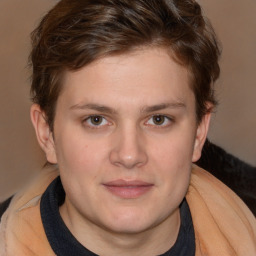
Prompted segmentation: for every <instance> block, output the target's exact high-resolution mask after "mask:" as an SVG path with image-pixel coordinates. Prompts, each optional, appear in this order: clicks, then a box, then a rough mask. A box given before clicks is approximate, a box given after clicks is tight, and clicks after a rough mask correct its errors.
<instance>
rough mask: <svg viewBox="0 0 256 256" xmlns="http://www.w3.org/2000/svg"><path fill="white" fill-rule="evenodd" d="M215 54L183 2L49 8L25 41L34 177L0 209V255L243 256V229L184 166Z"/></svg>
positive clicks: (208, 185) (242, 211) (199, 124)
mask: <svg viewBox="0 0 256 256" xmlns="http://www.w3.org/2000/svg"><path fill="white" fill-rule="evenodd" d="M219 55H220V50H219V46H218V43H217V39H216V36H215V34H214V31H213V29H212V28H211V26H210V23H209V22H208V21H207V20H206V18H204V17H203V15H202V12H201V8H200V6H199V4H198V3H197V2H196V1H194V0H179V1H175V0H147V1H145V0H133V1H131V0H84V1H72V0H61V1H59V2H58V3H57V4H56V6H55V7H54V8H53V9H52V10H50V11H49V12H48V13H47V14H46V15H45V17H44V18H43V19H42V21H41V23H40V24H39V26H38V27H37V28H36V29H35V31H34V32H33V33H32V52H31V65H32V69H33V74H32V85H31V94H32V99H33V105H32V107H31V120H32V123H33V125H34V127H35V131H36V136H37V139H38V142H39V144H40V146H41V148H42V149H43V151H44V152H45V155H46V159H47V162H48V167H47V168H45V169H43V170H42V171H41V172H40V174H39V175H38V177H37V178H36V179H35V180H34V181H33V182H31V183H30V184H29V185H28V186H27V187H26V188H24V190H22V191H20V192H19V193H17V194H16V195H14V197H13V198H12V199H11V203H10V205H9V207H8V209H7V210H6V211H5V213H4V215H3V216H2V220H1V227H0V254H1V255H8V256H9V255H10V256H13V255H19V256H25V255H26V256H32V255H47V256H51V255H60V256H65V255H68V256H71V255H76V256H77V255H105V256H108V255H135V256H136V255H147V256H148V255H149V256H150V255H166V256H167V255H186V256H190V255H196V256H198V255H251V256H253V255H256V221H255V218H254V216H253V214H252V213H251V212H250V210H249V209H248V208H247V207H246V205H245V204H244V203H243V202H242V200H240V199H239V198H238V197H237V196H236V195H235V194H234V193H233V192H232V191H231V190H229V189H228V188H227V187H226V186H225V185H224V184H223V183H221V182H220V181H219V180H217V179H216V178H214V177H213V176H212V175H211V174H209V173H208V172H207V171H205V170H203V169H200V168H199V167H197V166H196V165H194V164H193V163H194V162H196V161H197V160H198V159H199V158H200V155H201V150H202V147H203V144H204V141H205V139H206V136H207V131H208V127H209V122H210V116H211V113H212V111H213V109H214V107H215V105H216V99H215V96H214V86H213V84H214V82H215V81H216V79H217V78H218V76H219V65H218V58H219Z"/></svg>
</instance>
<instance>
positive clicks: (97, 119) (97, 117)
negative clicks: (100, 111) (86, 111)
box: [91, 116, 102, 125]
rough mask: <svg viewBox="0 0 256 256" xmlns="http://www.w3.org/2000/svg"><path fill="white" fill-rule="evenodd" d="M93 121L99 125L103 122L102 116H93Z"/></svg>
mask: <svg viewBox="0 0 256 256" xmlns="http://www.w3.org/2000/svg"><path fill="white" fill-rule="evenodd" d="M91 121H92V123H93V124H95V125H99V124H100V123H101V122H102V117H101V116H93V117H92V120H91Z"/></svg>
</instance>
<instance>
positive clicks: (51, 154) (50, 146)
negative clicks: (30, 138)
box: [30, 104, 57, 164]
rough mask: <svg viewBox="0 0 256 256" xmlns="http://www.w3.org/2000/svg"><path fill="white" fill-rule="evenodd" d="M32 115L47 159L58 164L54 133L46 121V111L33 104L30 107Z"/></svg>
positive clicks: (39, 141) (38, 138)
mask: <svg viewBox="0 0 256 256" xmlns="http://www.w3.org/2000/svg"><path fill="white" fill-rule="evenodd" d="M30 117H31V121H32V124H33V126H34V128H35V132H36V136H37V140H38V143H39V145H40V147H41V148H42V149H43V151H44V152H45V154H46V158H47V161H48V162H50V163H52V164H56V163H57V158H56V152H55V145H54V140H53V134H52V132H51V130H50V127H49V125H48V123H47V121H46V118H45V113H44V112H43V111H42V110H41V108H40V106H39V105H37V104H33V105H32V106H31V109H30Z"/></svg>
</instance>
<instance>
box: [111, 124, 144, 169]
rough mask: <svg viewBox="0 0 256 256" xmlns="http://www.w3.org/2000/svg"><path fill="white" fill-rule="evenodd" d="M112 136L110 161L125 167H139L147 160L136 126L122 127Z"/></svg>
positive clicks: (142, 141)
mask: <svg viewBox="0 0 256 256" xmlns="http://www.w3.org/2000/svg"><path fill="white" fill-rule="evenodd" d="M117 133H118V135H117V136H116V137H115V138H113V140H115V141H112V142H113V144H112V145H114V146H113V148H112V150H111V152H110V162H111V163H112V164H114V165H115V166H119V167H124V168H126V169H133V168H135V167H137V168H139V167H141V166H143V165H145V164H146V163H147V161H148V156H147V153H146V145H145V142H144V140H143V138H142V135H141V134H140V133H139V132H138V131H137V129H136V128H130V129H122V130H121V131H119V132H117Z"/></svg>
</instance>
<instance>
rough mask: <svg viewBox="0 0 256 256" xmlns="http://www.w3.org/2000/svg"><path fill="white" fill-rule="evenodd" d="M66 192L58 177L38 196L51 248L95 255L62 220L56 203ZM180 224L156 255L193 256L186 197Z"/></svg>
mask: <svg viewBox="0 0 256 256" xmlns="http://www.w3.org/2000/svg"><path fill="white" fill-rule="evenodd" d="M64 199H65V192H64V190H63V187H62V184H61V181H60V178H59V177H58V178H57V179H55V180H54V181H53V182H52V183H51V184H50V186H49V187H48V188H47V190H46V191H45V192H44V194H43V196H42V199H41V204H40V208H41V216H42V221H43V226H44V229H45V232H46V235H47V238H48V241H49V243H50V244H51V247H52V249H53V251H54V252H55V253H56V254H57V255H61V256H96V254H94V253H93V252H91V251H89V250H88V249H86V248H84V247H83V246H82V245H81V244H80V243H79V242H78V241H77V240H76V239H75V237H74V236H73V235H72V234H71V232H70V231H69V230H68V229H67V227H66V225H65V224H64V222H63V220H62V218H61V216H60V213H59V206H60V205H61V204H62V203H63V202H64ZM180 215H181V226H180V231H179V235H178V238H177V241H176V243H175V244H174V246H173V247H172V248H171V249H170V250H168V251H167V252H166V253H164V254H161V255H159V256H177V255H179V256H194V255H195V236H194V228H193V223H192V218H191V215H190V211H189V207H188V205H187V202H186V200H184V201H183V202H182V203H181V206H180Z"/></svg>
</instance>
